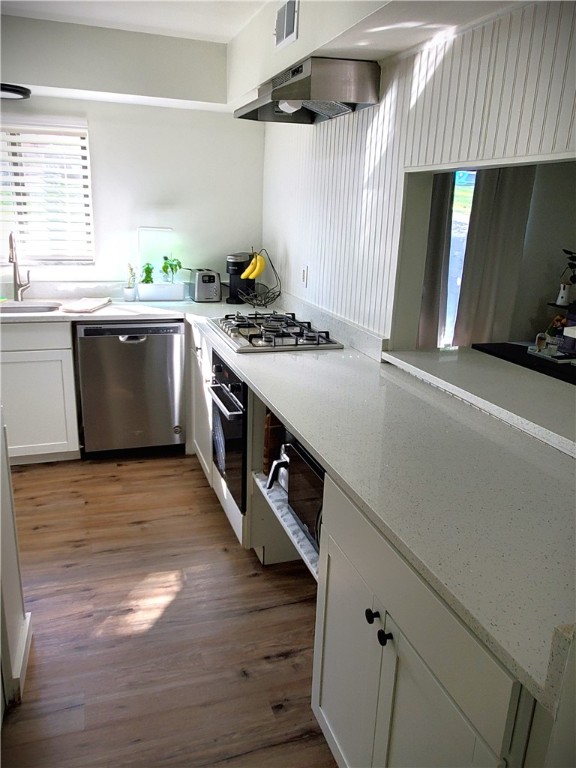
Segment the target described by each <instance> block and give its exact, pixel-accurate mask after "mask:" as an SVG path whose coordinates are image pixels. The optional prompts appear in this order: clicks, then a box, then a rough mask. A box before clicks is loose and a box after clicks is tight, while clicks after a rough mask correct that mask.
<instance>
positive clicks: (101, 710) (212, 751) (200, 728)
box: [2, 457, 336, 768]
mask: <svg viewBox="0 0 576 768" xmlns="http://www.w3.org/2000/svg"><path fill="white" fill-rule="evenodd" d="M13 484H14V497H15V505H16V519H17V526H18V534H19V543H20V550H21V564H22V576H23V583H24V592H25V601H26V609H27V610H29V611H31V612H32V622H33V628H34V635H33V642H32V649H31V656H30V663H29V667H28V675H27V679H26V685H25V689H24V698H23V703H22V704H21V705H20V706H19V707H15V708H13V709H12V710H10V711H9V713H8V714H7V716H6V718H5V721H4V726H3V729H2V766H3V768H99V767H100V766H106V767H107V768H123V767H124V766H131V767H132V768H134V767H137V768H157V767H158V766H171V767H181V768H196V766H215V765H218V766H228V767H230V768H241V767H242V768H261V767H264V768H266V767H268V766H269V767H270V768H298V767H299V766H306V767H307V768H310V767H312V768H334V766H335V765H336V764H335V762H334V760H333V758H332V756H331V754H330V751H329V749H328V747H327V745H326V742H325V741H324V738H323V736H322V734H321V732H320V729H319V727H318V725H317V723H316V720H315V718H314V716H313V714H312V711H311V709H310V686H311V668H312V644H313V632H314V612H315V601H316V583H315V581H314V579H313V578H312V577H311V576H310V574H309V573H308V571H307V569H306V567H305V566H304V565H303V564H302V563H300V562H298V563H291V564H286V565H278V566H267V567H263V566H262V565H261V564H260V562H259V561H258V559H257V558H256V556H255V555H254V553H253V552H250V551H246V550H244V549H242V547H240V545H239V544H238V542H237V540H236V538H235V536H234V534H233V532H232V530H231V528H230V525H229V524H228V521H227V520H226V517H225V515H224V513H223V512H222V510H221V508H220V506H219V504H218V501H217V499H216V497H215V495H214V494H213V492H212V490H211V489H210V487H209V486H208V484H207V482H206V479H205V477H204V475H203V473H202V470H201V469H200V466H199V464H198V462H197V460H196V459H195V458H194V457H176V458H174V457H170V458H164V457H161V458H153V459H125V460H118V459H116V460H111V459H106V460H99V461H95V460H92V461H74V462H60V463H54V464H39V465H29V466H26V467H16V468H14V469H13Z"/></svg>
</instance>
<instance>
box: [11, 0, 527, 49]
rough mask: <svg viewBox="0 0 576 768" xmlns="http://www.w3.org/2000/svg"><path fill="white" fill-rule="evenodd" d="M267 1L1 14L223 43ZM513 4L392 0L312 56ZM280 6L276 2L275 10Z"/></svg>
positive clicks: (90, 0)
mask: <svg viewBox="0 0 576 768" xmlns="http://www.w3.org/2000/svg"><path fill="white" fill-rule="evenodd" d="M269 1H270V0H185V1H184V0H36V1H35V2H33V1H32V0H30V1H29V0H2V2H1V11H2V14H7V15H11V16H23V17H28V18H34V19H47V20H50V21H64V22H71V23H76V24H88V25H92V26H98V27H111V28H113V29H122V30H129V31H135V32H148V33H156V34H160V35H168V36H172V37H185V38H191V39H197V40H209V41H213V42H219V43H227V42H229V41H230V40H231V39H232V38H233V37H235V36H236V35H237V34H238V32H239V31H240V30H241V29H242V28H243V27H244V26H245V25H246V24H247V23H248V22H249V21H250V19H251V18H252V17H253V16H254V15H255V14H256V13H257V12H258V11H259V10H260V9H261V8H262V6H263V5H265V4H266V2H269ZM306 1H307V2H310V0H306ZM318 1H321V2H330V0H318ZM332 1H333V2H354V0H332ZM513 1H514V0H505V1H503V2H499V0H487V1H482V2H476V1H475V0H448V2H435V1H433V0H424V1H423V2H419V1H418V0H394V1H393V2H388V3H386V4H385V5H384V6H383V7H382V8H381V9H380V10H379V11H377V12H376V13H375V14H372V15H371V16H369V17H368V18H367V19H365V20H364V21H363V22H361V23H360V24H358V25H356V26H355V27H354V28H352V29H351V30H349V31H348V32H346V33H345V34H344V35H341V36H340V37H338V38H337V39H336V40H334V41H332V42H331V43H329V44H327V45H325V46H323V47H322V48H320V49H318V51H315V53H316V54H320V55H325V56H335V57H337V56H342V57H346V56H348V57H353V58H359V59H360V58H363V59H375V60H379V59H383V58H385V57H386V56H388V55H390V54H392V53H396V52H399V51H402V50H406V49H408V48H412V47H414V46H416V45H419V44H421V43H423V42H425V41H426V40H429V39H430V38H432V37H434V36H435V35H437V34H446V33H448V34H449V33H450V31H451V30H452V29H453V28H454V27H458V26H465V25H468V24H472V23H476V22H478V21H479V20H481V19H483V18H485V17H487V16H489V15H493V14H494V13H498V12H499V11H501V10H502V9H503V8H505V7H508V6H509V5H510V4H511V2H513ZM520 1H521V0H516V2H520ZM282 2H283V0H278V6H280V5H281V4H282Z"/></svg>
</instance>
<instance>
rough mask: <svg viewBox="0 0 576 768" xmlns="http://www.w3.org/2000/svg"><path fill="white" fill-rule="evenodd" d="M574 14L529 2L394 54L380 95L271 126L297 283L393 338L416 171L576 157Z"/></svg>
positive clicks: (274, 245)
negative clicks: (403, 225)
mask: <svg viewBox="0 0 576 768" xmlns="http://www.w3.org/2000/svg"><path fill="white" fill-rule="evenodd" d="M574 15H575V4H574V3H535V4H532V5H522V6H520V7H519V8H517V9H515V10H514V11H513V12H512V13H511V14H507V15H503V16H501V17H498V18H496V19H495V20H493V21H491V22H488V23H486V24H484V25H482V26H480V27H478V28H476V29H470V30H467V31H465V32H463V33H462V34H460V35H458V36H457V37H456V38H454V39H451V40H444V41H437V42H436V44H435V45H430V46H428V47H425V48H423V49H422V50H420V51H419V52H416V53H413V54H412V55H408V56H405V57H401V58H398V59H396V60H394V61H392V62H390V63H388V64H387V65H386V66H385V67H384V69H383V78H382V82H383V98H382V100H381V102H380V104H379V105H378V106H376V107H372V108H369V109H366V110H363V111H361V112H359V113H356V114H353V115H350V116H346V117H340V118H337V119H336V120H333V121H330V122H328V123H323V124H320V125H316V126H286V125H277V124H268V125H267V126H266V144H265V167H264V223H263V235H264V236H263V240H264V244H265V246H266V247H267V248H268V250H269V251H270V253H271V254H273V257H275V261H276V266H277V267H278V268H279V271H280V272H281V276H282V278H283V284H284V289H285V290H286V291H287V292H288V293H291V294H293V295H295V296H296V297H298V298H300V299H303V300H305V301H309V302H311V303H312V304H315V305H317V306H319V307H321V308H323V309H325V310H327V311H330V312H332V313H334V314H335V315H338V316H340V317H342V318H345V319H347V320H349V321H351V322H353V323H356V324H358V325H360V326H362V327H364V328H367V329H369V330H371V331H373V332H375V333H377V334H379V335H381V336H382V337H388V336H389V334H390V328H391V320H392V308H393V296H394V287H395V277H396V263H397V255H398V245H399V237H400V216H401V208H402V195H403V190H404V184H405V179H404V175H405V171H407V170H409V171H411V172H413V171H417V170H424V169H430V168H447V167H458V166H469V167H473V166H475V165H503V164H506V163H511V162H537V161H539V160H543V159H560V158H568V157H574V151H575V135H574V113H573V105H574V91H575V79H576V65H575V60H574V57H575V51H574ZM304 264H306V265H308V267H309V272H308V286H307V287H305V286H304V285H303V284H302V283H301V282H300V272H301V270H300V267H301V265H304Z"/></svg>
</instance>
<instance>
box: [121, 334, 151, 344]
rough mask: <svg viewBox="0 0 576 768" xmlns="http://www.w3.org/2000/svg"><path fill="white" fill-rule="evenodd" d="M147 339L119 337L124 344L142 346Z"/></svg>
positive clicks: (144, 337) (143, 337)
mask: <svg viewBox="0 0 576 768" xmlns="http://www.w3.org/2000/svg"><path fill="white" fill-rule="evenodd" d="M147 338H148V337H147V336H132V335H131V336H118V340H119V341H120V342H122V344H142V342H143V341H146V339H147Z"/></svg>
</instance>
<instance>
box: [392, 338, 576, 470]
mask: <svg viewBox="0 0 576 768" xmlns="http://www.w3.org/2000/svg"><path fill="white" fill-rule="evenodd" d="M382 359H383V360H384V361H386V362H389V363H392V365H395V366H397V367H399V368H402V369H403V370H405V371H408V373H411V374H413V375H414V376H416V377H417V378H419V379H422V380H423V381H427V382H428V383H429V384H433V385H434V386H436V387H440V388H441V389H444V390H446V391H447V392H450V393H451V394H453V395H456V397H461V398H463V399H464V400H466V401H467V402H469V403H471V404H472V405H475V406H476V407H478V408H481V409H483V410H485V411H487V412H488V413H490V414H492V415H493V416H496V417H497V418H502V419H504V421H507V422H508V423H509V424H512V425H513V426H515V427H518V429H522V430H524V431H525V432H527V433H528V434H531V435H533V436H534V437H538V438H539V439H540V440H544V442H546V443H548V444H549V445H552V446H554V448H557V449H558V450H559V451H564V453H567V454H568V455H570V456H575V455H576V443H575V442H574V441H575V440H576V388H575V387H574V385H573V384H569V383H567V382H565V381H558V380H557V379H554V378H551V377H550V376H545V375H544V374H541V373H535V372H534V371H530V370H527V369H526V368H522V367H520V366H519V365H514V364H513V363H509V362H508V361H507V360H499V359H497V358H496V357H491V356H490V355H485V354H484V353H482V352H479V351H478V350H476V349H466V348H463V349H454V350H436V351H416V352H384V353H383V354H382Z"/></svg>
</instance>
